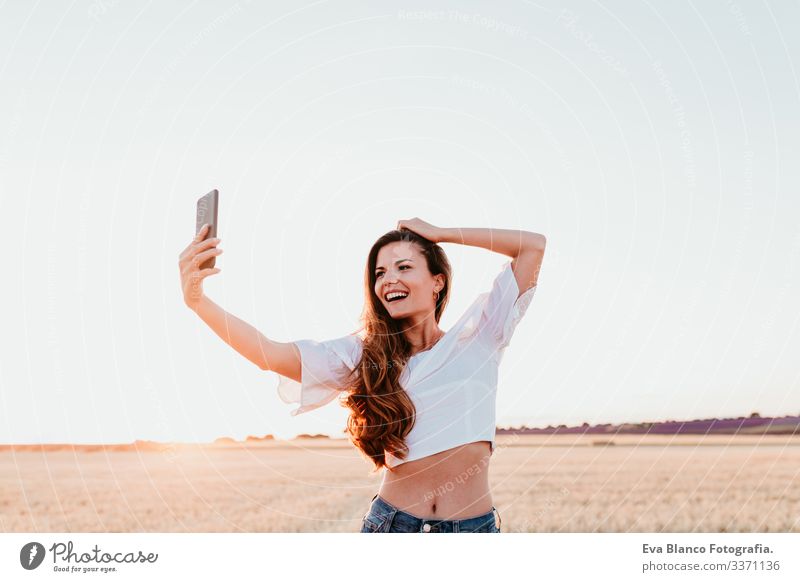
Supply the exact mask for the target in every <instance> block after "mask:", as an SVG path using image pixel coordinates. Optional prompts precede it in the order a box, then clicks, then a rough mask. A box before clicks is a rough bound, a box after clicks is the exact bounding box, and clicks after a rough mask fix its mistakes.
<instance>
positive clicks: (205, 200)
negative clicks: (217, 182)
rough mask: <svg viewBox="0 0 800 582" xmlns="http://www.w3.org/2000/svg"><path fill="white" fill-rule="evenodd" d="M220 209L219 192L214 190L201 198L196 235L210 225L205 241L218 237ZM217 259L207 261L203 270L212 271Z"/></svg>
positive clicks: (198, 201) (195, 228) (199, 199)
mask: <svg viewBox="0 0 800 582" xmlns="http://www.w3.org/2000/svg"><path fill="white" fill-rule="evenodd" d="M218 208H219V191H218V190H216V189H214V190H212V191H211V192H209V193H208V194H206V195H205V196H201V197H200V198H198V200H197V218H196V220H195V226H194V235H195V236H197V234H198V233H199V232H200V229H201V228H203V225H204V224H206V223H208V232H206V236H204V237H203V240H206V239H208V238H215V237H216V236H217V209H218ZM216 259H217V258H216V257H211V258H210V259H207V260H206V261H205V262H204V263H203V264H202V265H200V268H201V269H210V268H212V267H213V266H214V264H215V263H216V262H217V261H216Z"/></svg>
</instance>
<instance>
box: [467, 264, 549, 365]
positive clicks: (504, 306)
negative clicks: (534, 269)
mask: <svg viewBox="0 0 800 582" xmlns="http://www.w3.org/2000/svg"><path fill="white" fill-rule="evenodd" d="M535 292H536V285H534V286H533V287H531V288H530V289H528V290H526V291H525V292H524V293H523V294H522V295H519V285H518V284H517V279H516V277H515V276H514V271H513V270H512V269H511V261H508V262H506V263H505V264H504V265H503V267H502V270H501V271H500V274H499V275H497V277H495V279H494V282H493V283H492V289H491V291H489V293H488V295H484V298H483V303H482V305H481V308H480V309H481V312H480V320H479V322H478V328H479V329H480V330H481V331H482V332H483V334H484V336H485V337H487V338H489V340H490V342H491V343H492V345H493V347H494V348H495V349H502V348H505V347H506V346H508V345H509V342H510V341H511V337H512V336H513V335H514V330H515V329H516V327H517V324H518V323H519V321H520V320H521V319H522V316H523V315H525V312H526V311H527V310H528V306H529V305H530V303H531V299H533V294H534V293H535ZM518 295H519V297H517V296H518Z"/></svg>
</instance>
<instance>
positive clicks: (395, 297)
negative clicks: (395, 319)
mask: <svg viewBox="0 0 800 582" xmlns="http://www.w3.org/2000/svg"><path fill="white" fill-rule="evenodd" d="M406 297H408V293H405V292H403V291H397V292H394V293H388V294H387V295H386V296H385V297H384V299H386V302H387V303H396V302H398V301H402V300H403V299H405V298H406Z"/></svg>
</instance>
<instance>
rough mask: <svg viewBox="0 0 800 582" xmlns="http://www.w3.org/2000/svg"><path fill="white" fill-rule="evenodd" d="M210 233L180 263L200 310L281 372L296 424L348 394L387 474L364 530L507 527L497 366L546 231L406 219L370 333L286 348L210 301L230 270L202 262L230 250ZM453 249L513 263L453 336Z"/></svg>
mask: <svg viewBox="0 0 800 582" xmlns="http://www.w3.org/2000/svg"><path fill="white" fill-rule="evenodd" d="M203 236H205V232H204V231H201V232H200V233H199V234H198V236H197V237H196V238H195V240H194V241H193V242H192V243H190V244H189V246H187V247H186V249H184V251H183V253H182V254H181V255H180V260H179V263H180V270H181V280H182V286H183V292H184V301H185V302H186V304H187V306H189V307H190V308H191V309H192V310H194V311H195V312H196V313H197V314H198V315H199V316H200V318H201V319H203V321H205V322H206V323H207V324H208V325H209V326H210V327H211V328H212V329H213V330H214V331H215V332H216V333H217V335H219V336H220V337H221V338H222V339H223V340H225V341H226V342H227V343H228V344H230V345H231V347H233V348H234V349H236V350H237V351H238V352H239V353H241V354H242V355H243V356H245V357H246V358H247V359H249V360H250V361H252V362H253V363H255V364H256V365H257V366H259V368H261V369H262V370H268V371H272V372H276V373H277V374H280V375H281V378H280V381H279V383H278V393H279V395H280V397H281V398H282V399H283V400H284V401H285V402H290V403H296V404H298V405H299V406H298V407H297V408H296V409H295V410H293V411H291V414H292V415H293V416H294V415H297V414H301V413H303V412H307V411H309V410H314V409H315V408H319V407H320V406H323V405H324V404H326V403H328V402H331V401H332V400H334V399H335V398H336V397H337V396H339V395H341V396H342V397H343V398H342V400H341V403H342V405H343V406H345V407H347V408H348V409H349V410H350V415H349V417H348V420H347V433H348V435H349V436H350V440H351V441H352V442H353V444H354V445H355V446H356V447H357V448H358V449H359V450H360V451H361V452H362V454H363V455H364V456H365V457H366V458H368V459H369V460H370V461H371V462H372V463H373V464H374V469H375V470H376V471H377V470H379V469H381V468H383V469H386V471H385V472H384V478H383V483H382V484H381V487H380V491H379V492H378V494H376V495H375V497H373V499H372V503H371V505H370V508H369V510H368V511H367V513H366V514H365V515H364V518H363V520H362V527H361V531H362V532H456V533H458V532H474V533H480V532H489V533H499V532H500V522H499V512H497V510H496V508H495V507H494V505H493V504H492V498H491V493H490V491H489V478H488V468H489V459H490V457H491V455H492V452H493V451H494V442H495V396H496V390H497V380H498V367H499V364H500V361H501V359H502V355H503V353H504V351H505V348H506V347H507V346H508V344H509V342H510V340H511V336H512V335H513V332H514V329H515V327H516V325H517V323H518V322H519V320H520V319H521V318H522V316H523V315H524V314H525V312H526V310H527V307H528V305H529V304H530V301H531V299H532V298H533V293H534V291H535V290H536V285H537V279H538V275H539V269H540V267H541V263H542V257H543V256H544V250H545V242H546V241H545V237H544V236H542V235H541V234H537V233H533V232H527V231H516V230H502V229H483V228H437V227H435V226H433V225H431V224H428V223H427V222H424V221H422V220H420V219H418V218H415V219H412V220H408V221H400V222H399V223H398V225H397V229H396V230H393V231H390V232H388V233H387V234H385V235H383V236H382V237H380V238H379V239H378V240H377V241H376V242H375V244H374V245H373V246H372V249H371V250H370V252H369V255H368V257H367V265H366V271H365V273H364V285H365V297H366V301H365V305H364V310H363V312H362V316H361V321H362V323H363V325H362V327H361V329H360V330H359V331H363V332H364V333H363V334H358V333H353V334H350V335H346V336H344V337H341V338H336V339H331V340H327V341H323V342H317V341H314V340H310V339H307V340H298V341H295V342H287V343H281V342H274V341H272V340H269V339H267V338H266V337H264V336H263V335H262V334H260V333H259V332H258V331H257V330H255V329H254V328H252V327H251V326H249V325H248V324H246V323H245V322H243V321H241V320H239V319H238V318H236V317H234V316H232V315H230V314H228V313H226V312H225V311H223V310H222V309H221V308H220V307H218V306H217V305H216V304H214V303H213V302H212V301H211V300H210V299H208V298H207V297H206V296H205V295H204V294H203V292H202V280H203V279H204V278H205V277H207V276H209V275H213V274H216V273H219V272H220V270H219V269H205V270H199V269H198V266H197V265H199V264H201V263H202V262H203V261H205V260H206V259H208V258H209V257H211V256H214V255H217V254H220V253H221V252H222V251H221V250H220V249H218V248H217V245H218V243H219V239H209V240H206V241H203V240H202V238H203ZM442 242H449V243H458V244H465V245H471V246H477V247H482V248H485V249H488V250H491V251H495V252H499V253H502V254H504V255H506V256H507V257H510V259H511V260H510V261H508V262H506V263H505V264H504V265H503V268H502V269H501V271H500V273H499V274H498V275H497V277H496V278H495V280H494V282H493V285H492V288H491V290H490V291H489V292H487V293H483V294H481V295H479V296H478V297H477V299H476V300H475V301H474V302H473V303H472V305H471V306H470V307H469V308H468V309H467V310H466V312H465V313H464V314H463V315H462V316H461V318H460V319H459V320H458V322H456V324H455V325H454V326H453V327H452V328H451V329H449V330H448V331H447V332H445V331H444V330H442V329H441V328H440V327H439V321H440V320H441V316H442V313H443V312H444V309H445V307H446V306H447V303H448V299H449V296H450V289H451V282H452V273H451V268H450V263H449V262H448V260H447V256H446V255H445V253H444V251H443V250H442V248H441V247H440V246H439V244H438V243H442ZM495 513H497V517H498V519H497V520H495Z"/></svg>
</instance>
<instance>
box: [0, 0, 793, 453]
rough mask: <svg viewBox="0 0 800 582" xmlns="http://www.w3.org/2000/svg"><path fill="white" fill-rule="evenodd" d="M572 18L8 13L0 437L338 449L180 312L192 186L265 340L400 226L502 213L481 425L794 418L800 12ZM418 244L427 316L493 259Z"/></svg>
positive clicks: (335, 429) (479, 10)
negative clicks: (490, 376)
mask: <svg viewBox="0 0 800 582" xmlns="http://www.w3.org/2000/svg"><path fill="white" fill-rule="evenodd" d="M568 5H569V6H570V8H568V9H563V8H562V6H563V4H562V3H561V2H554V1H548V2H545V3H532V2H523V1H518V2H510V3H504V4H503V5H502V6H498V5H496V4H493V3H492V4H490V3H486V2H484V3H477V2H438V3H435V9H434V8H432V4H431V3H429V2H416V3H402V6H403V8H402V9H400V8H397V7H396V6H397V4H396V3H376V2H335V3H334V2H314V3H308V4H306V5H304V6H303V5H300V4H298V3H296V2H270V3H268V6H262V5H260V4H256V3H250V2H239V3H237V4H228V3H223V2H216V3H212V2H169V3H155V2H151V3H149V4H143V3H134V2H119V1H114V0H90V1H83V2H73V3H72V4H70V5H69V6H68V5H66V4H64V3H59V2H53V1H49V2H39V3H37V4H35V5H33V4H31V3H27V2H10V3H9V2H7V3H5V4H3V7H2V9H0V10H1V11H2V17H0V110H2V111H3V115H2V116H0V186H1V187H2V194H0V195H1V196H2V205H3V215H4V221H3V223H4V232H5V233H6V248H7V252H6V255H5V265H4V267H5V268H4V276H3V284H2V285H1V286H0V293H2V314H0V318H1V321H2V335H1V336H0V337H2V348H3V349H2V351H1V352H0V442H4V443H8V442H16V443H38V442H74V443H94V442H109V443H111V442H130V441H133V440H135V439H148V440H159V441H185V442H205V441H210V440H212V439H214V438H216V437H220V436H230V437H233V438H237V439H243V438H245V437H246V436H248V435H264V434H268V433H270V434H274V435H277V436H279V437H282V438H289V437H292V436H294V435H295V434H298V433H304V432H311V433H327V434H330V435H332V436H337V437H338V436H342V435H343V433H342V431H343V429H344V423H345V419H346V416H347V411H346V410H345V409H344V408H342V407H340V406H339V405H338V404H337V402H335V401H334V402H332V403H330V404H328V405H327V406H326V407H324V408H323V409H319V410H316V411H313V412H310V413H307V414H303V415H299V416H297V417H291V416H290V414H289V413H290V410H292V409H293V408H294V406H295V405H289V404H285V403H283V402H282V401H281V400H280V399H279V398H278V395H277V392H276V389H275V388H276V386H277V383H278V376H277V375H276V374H274V373H272V372H263V371H261V370H259V369H258V368H257V367H256V366H254V365H253V364H252V363H250V362H249V361H247V360H246V359H244V358H243V357H242V356H240V355H239V354H237V353H236V352H235V351H233V349H231V348H230V347H229V346H227V344H225V343H224V342H222V341H221V340H220V339H219V338H218V337H217V336H216V335H215V334H214V333H213V332H212V331H211V330H210V329H209V328H208V327H206V326H205V324H204V323H203V322H202V321H201V320H200V319H199V318H198V317H197V316H196V315H195V314H194V313H192V312H191V311H189V310H188V309H187V308H186V307H185V306H184V304H183V301H182V297H181V290H180V285H179V278H178V266H177V260H178V254H179V252H180V251H181V250H182V249H183V248H184V247H185V246H186V244H188V242H189V240H190V239H191V237H192V235H193V227H194V211H195V201H196V199H197V198H198V197H199V196H201V195H203V194H205V193H206V192H208V191H209V190H211V189H212V188H218V189H219V190H220V232H219V235H220V236H221V237H222V239H223V241H222V244H221V247H222V248H223V249H224V250H225V253H224V254H223V255H222V257H221V258H219V259H218V265H219V266H220V267H221V268H222V273H221V274H219V275H217V276H215V277H212V278H210V279H208V280H207V281H206V285H205V288H206V293H207V294H208V295H209V297H211V298H212V299H213V300H214V301H215V302H217V303H219V304H220V305H221V306H222V307H223V308H225V309H226V310H227V311H229V312H231V313H233V314H234V315H236V316H237V317H240V318H242V319H244V320H246V321H247V322H249V323H251V324H252V325H254V326H255V327H257V328H258V329H259V330H260V331H261V332H262V333H263V334H264V335H266V336H267V337H269V338H272V339H275V340H278V341H292V340H296V339H303V338H310V339H317V340H325V339H330V338H335V337H340V336H343V335H345V334H347V333H350V332H352V331H354V330H355V329H356V327H357V325H358V321H357V319H358V316H359V314H360V311H361V306H362V303H363V301H364V297H363V295H362V288H361V285H362V273H363V269H364V265H365V261H366V257H367V252H368V251H369V248H370V246H371V245H372V243H373V242H374V241H375V239H377V238H378V237H379V236H381V235H382V234H383V233H385V232H386V231H388V230H390V229H392V228H394V227H395V225H396V223H397V221H398V220H401V219H408V218H413V217H420V218H422V219H423V220H426V221H428V222H431V223H433V224H434V225H437V226H443V227H458V226H460V227H495V228H509V229H524V230H530V231H534V232H540V233H542V234H544V235H545V236H546V237H547V240H548V249H547V253H546V255H545V259H544V263H543V267H542V271H541V275H540V278H539V288H538V289H537V292H536V295H535V297H534V299H533V302H532V303H531V305H530V308H529V310H528V312H527V314H526V316H525V317H524V319H523V320H522V321H521V322H520V324H519V326H518V327H517V330H516V333H515V335H514V338H513V340H512V342H511V345H510V346H509V348H508V349H507V351H506V354H505V357H504V359H503V362H502V365H501V369H500V385H499V388H498V406H497V411H498V418H497V422H498V425H500V426H508V425H514V426H517V425H520V424H523V423H526V424H528V425H529V426H545V425H547V424H551V423H552V424H560V423H566V424H573V423H581V422H584V421H586V422H590V423H602V422H624V421H654V420H664V419H692V418H702V417H713V416H719V417H722V416H741V415H748V414H750V412H752V411H758V412H759V413H761V414H762V415H784V414H799V413H800V377H799V376H798V372H799V370H798V365H797V354H798V353H800V332H798V314H799V313H800V310H798V300H797V297H800V227H799V226H798V217H799V216H800V200H798V192H799V191H800V171H798V163H797V160H798V155H800V147H798V146H800V137H799V136H800V116H798V115H797V112H798V110H800V109H799V108H798V106H800V81H799V80H798V76H797V73H798V69H800V63H798V59H797V55H800V39H798V37H797V35H796V34H794V31H793V29H792V23H795V22H797V20H798V17H799V16H800V8H799V7H798V5H797V4H796V3H794V4H792V3H788V2H787V3H754V4H751V3H744V2H742V3H740V4H737V3H735V2H728V1H724V2H723V1H717V2H712V3H708V2H703V3H693V2H675V3H651V2H642V3H634V4H632V3H627V2H608V3H603V4H598V3H596V2H570V3H568ZM443 248H444V249H445V250H446V252H447V253H448V256H449V257H450V260H451V262H452V265H453V268H454V283H453V284H454V287H453V295H452V298H451V303H450V306H449V308H448V310H447V312H446V313H445V314H444V317H443V320H442V322H441V325H442V327H443V329H445V330H447V329H449V327H450V326H451V325H452V323H454V322H455V321H456V320H457V319H458V317H459V316H460V315H461V313H462V312H463V310H464V309H466V307H467V306H468V305H469V304H470V303H471V302H472V301H473V300H474V299H475V297H476V296H477V295H478V294H479V293H482V292H485V291H488V289H489V287H490V285H491V281H492V280H493V279H494V277H495V276H496V274H497V273H498V272H499V269H500V267H501V266H502V265H503V263H504V262H505V261H507V260H509V259H508V258H507V257H504V256H503V255H499V254H496V253H491V252H490V251H487V250H484V249H479V248H469V247H464V246H461V245H455V244H443ZM793 297H794V299H792V298H793ZM793 354H794V355H793Z"/></svg>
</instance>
